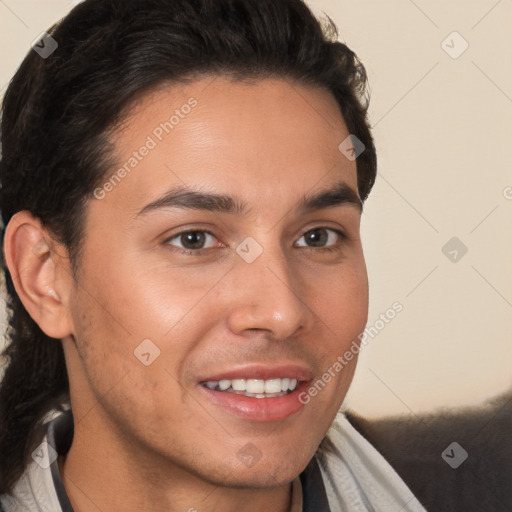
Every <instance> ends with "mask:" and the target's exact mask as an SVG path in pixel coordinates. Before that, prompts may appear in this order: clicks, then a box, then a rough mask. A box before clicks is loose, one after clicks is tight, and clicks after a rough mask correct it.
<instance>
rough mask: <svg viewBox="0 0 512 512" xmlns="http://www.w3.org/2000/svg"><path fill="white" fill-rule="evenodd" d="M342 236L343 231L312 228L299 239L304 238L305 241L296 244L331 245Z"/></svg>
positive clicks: (301, 245) (337, 241)
mask: <svg viewBox="0 0 512 512" xmlns="http://www.w3.org/2000/svg"><path fill="white" fill-rule="evenodd" d="M343 237H344V235H343V233H341V232H340V231H337V230H335V229H329V228H314V229H310V230H309V231H306V233H304V234H303V235H302V237H301V239H304V240H305V243H304V244H298V245H299V247H319V248H323V247H331V246H333V245H336V244H337V243H339V242H340V240H341V239H343Z"/></svg>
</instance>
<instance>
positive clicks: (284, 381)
mask: <svg viewBox="0 0 512 512" xmlns="http://www.w3.org/2000/svg"><path fill="white" fill-rule="evenodd" d="M312 379H313V373H312V372H311V371H310V370H308V369H307V368H305V367H303V366H296V365H282V366H279V367H270V366H262V365H256V366H246V367H241V368H238V369H234V370H230V371H228V372H224V373H220V374H216V375H211V376H208V377H206V378H203V379H200V380H199V382H198V385H199V389H200V391H201V392H202V396H203V397H204V398H205V399H206V401H207V402H208V403H209V405H212V406H214V407H215V408H220V409H221V411H223V412H228V413H229V414H234V415H236V416H238V417H239V418H240V417H241V418H243V419H245V420H251V421H260V422H271V421H280V420H283V419H285V418H287V417H289V416H292V415H294V414H295V413H298V412H299V411H300V410H301V409H302V408H303V407H304V403H302V402H301V401H300V399H299V397H300V395H301V393H302V392H303V391H305V390H306V389H307V388H308V386H309V383H310V382H311V381H312Z"/></svg>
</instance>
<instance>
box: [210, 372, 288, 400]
mask: <svg viewBox="0 0 512 512" xmlns="http://www.w3.org/2000/svg"><path fill="white" fill-rule="evenodd" d="M204 385H205V386H206V387H208V388H210V389H214V390H217V391H219V390H220V391H229V392H233V391H237V392H244V391H245V394H246V395H247V396H252V397H256V398H265V397H266V394H269V395H270V394H272V395H275V394H286V393H287V392H288V391H293V390H295V388H296V387H297V379H290V378H288V377H284V378H282V379H268V380H261V379H233V380H229V379H222V380H219V381H215V380H209V381H208V382H205V383H204Z"/></svg>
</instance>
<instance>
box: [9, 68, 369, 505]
mask: <svg viewBox="0 0 512 512" xmlns="http://www.w3.org/2000/svg"><path fill="white" fill-rule="evenodd" d="M190 98H194V99H195V100H197V105H196V106H195V107H194V108H192V109H191V110H190V112H189V113H188V114H186V115H183V116H182V117H180V121H179V122H178V123H177V124H176V125H175V126H174V127H173V129H172V130H170V131H169V133H165V132H164V134H163V136H162V140H161V141H159V140H158V139H157V138H156V137H155V136H154V135H153V136H152V137H153V139H154V140H155V141H156V142H157V144H156V147H155V148H153V149H151V150H150V151H149V152H148V154H147V156H145V157H144V158H142V159H141V161H140V162H138V164H137V165H136V167H134V168H133V169H132V170H131V171H130V172H129V173H127V174H126V176H125V177H123V179H122V180H120V181H119V182H118V183H116V185H115V186H114V187H113V188H112V189H111V190H110V191H109V192H108V193H106V194H105V195H104V197H103V198H102V199H91V200H90V201H89V202H88V205H87V220H86V232H85V233H86V235H85V241H84V249H83V255H82V260H81V267H80V272H79V276H78V283H75V282H74V281H73V279H72V277H71V272H70V265H69V261H68V260H67V259H66V251H65V248H64V247H62V246H59V245H58V244H57V243H56V242H55V241H54V240H52V238H51V236H50V233H48V232H47V231H46V230H44V229H43V228H42V227H41V225H40V223H39V221H38V220H37V219H35V218H33V217H32V216H31V215H30V214H29V213H28V212H20V213H18V214H17V215H16V216H15V217H14V218H13V220H12V222H11V223H10V224H9V227H8V230H7V235H6V245H5V252H6V257H7V261H8V265H9V269H10V271H11V273H12V274H13V275H16V276H17V279H15V282H16V288H17V290H18V293H19V294H20V297H21V298H22V300H23V302H24V304H25V306H26V308H27V310H28V311H29V312H30V314H31V315H32V317H33V318H34V319H35V320H36V321H37V322H38V324H39V325H40V326H41V328H42V329H43V331H45V332H46V333H47V334H49V335H50V336H53V337H56V338H60V339H62V342H63V346H64V350H65V356H66V363H67V366H68V373H69V378H70V390H71V403H72V408H73V414H74V418H75V436H74V440H73V444H72V447H71V449H70V451H69V453H68V455H67V457H66V458H65V459H63V458H61V459H60V460H59V465H60V468H61V473H62V474H63V481H64V485H65V487H66V490H67V492H68V495H69V496H70V499H71V502H72V505H73V507H74V508H75V511H77V512H79V511H92V510H103V511H107V510H124V511H127V512H130V511H136V510H137V511H138V510H149V511H154V512H160V511H166V512H169V511H178V510H180V511H182V510H185V511H186V510H194V509H196V510H197V511H203V510H204V511H213V510H219V511H220V510H222V511H223V512H230V511H235V510H236V511H248V512H252V511H254V512H255V511H258V512H259V511H261V510H269V511H276V512H277V511H286V510H288V508H289V501H290V490H291V482H292V481H293V479H295V478H296V477H297V476H298V475H299V474H300V472H301V471H302V470H303V469H304V467H305V466H306V465H307V463H308V461H309V460H310V459H311V457H312V456H313V454H314V452H315V450H316V448H317V447H318V444H319V443H320V442H321V440H322V438H323V436H324V435H325V433H326V431H327V429H328V427H329V425H330V424H331V423H332V421H333V419H334V416H335V414H336V412H337V410H338V409H339V407H340V405H341V403H342V401H343V399H344V397H345V394H346V392H347V390H348V387H349V385H350V382H351V380H352V377H353V373H354V370H355V365H356V357H354V359H353V360H352V361H351V362H350V363H349V364H347V366H345V367H344V368H343V370H342V371H341V372H339V373H338V374H337V375H336V377H335V378H334V379H332V380H331V382H330V383H329V384H328V385H327V386H326V387H325V389H323V390H322V391H321V392H320V393H319V394H318V395H317V396H315V397H314V398H312V399H311V401H310V402H309V403H308V404H307V405H306V406H304V407H303V408H302V409H301V410H300V411H299V412H297V413H294V414H292V415H291V416H288V417H287V418H285V419H284V420H280V421H270V422H268V421H251V420H247V419H244V418H242V417H240V416H238V415H236V414H232V413H230V412H228V411H226V409H224V408H221V407H219V406H218V405H216V404H215V403H213V402H212V401H211V400H209V399H208V397H207V395H206V394H205V393H204V392H203V390H202V389H201V388H200V386H199V384H198V380H199V379H200V378H201V377H204V376H205V375H214V374H216V373H219V372H222V371H225V370H229V369H231V368H233V367H240V366H243V365H247V364H252V363H262V364H299V365H302V366H305V367H307V368H308V369H309V370H310V371H311V372H312V374H313V376H314V379H313V380H314V381H315V380H316V379H318V378H319V377H320V376H321V375H322V373H323V372H324V371H326V369H327V368H329V367H331V366H332V365H333V363H334V362H335V361H336V359H337V357H338V356H339V355H342V354H343V353H344V352H345V351H346V350H347V349H348V348H349V347H350V345H351V342H352V340H354V339H355V338H356V337H357V336H358V334H359V333H361V332H362V331H363V329H364V326H365V324H366V320H367V309H368V283H367V274H366V267H365V262H364V257H363V251H362V246H361V241H360V233H359V226H360V217H361V212H360V210H359V208H358V207H357V206H355V205H354V204H350V203H347V204H342V205H338V206H335V207H331V208H323V209H320V210H317V211H313V212H309V213H300V212H299V211H298V210H297V205H298V203H299V201H300V199H301V198H302V196H303V195H305V194H311V193H312V192H317V191H319V190H323V189H326V188H330V187H332V186H333V184H334V183H337V182H339V181H344V182H345V183H346V184H347V185H348V186H349V187H350V188H352V189H353V190H354V191H357V176H356V163H355V161H350V160H349V159H347V158H346V157H345V156H344V155H343V154H342V153H341V152H340V151H339V150H338V145H339V144H340V143H341V141H343V140H344V139H345V138H346V137H347V136H348V131H347V128H346V126H345V124H344V122H343V119H342V116H341V114H340V113H339V108H338V106H337V104H336V102H335V100H334V98H333V97H332V96H331V95H330V94H329V93H328V92H327V91H324V90H322V89H319V88H313V87H305V86H303V85H299V84H296V83H291V82H289V81H286V80H284V79H265V80H261V81H255V82H251V83H241V82H235V81H230V80H228V79H227V78H223V77H216V78H215V79H213V80H212V78H211V77H210V78H204V79H201V80H196V81H194V82H191V83H189V84H186V85H179V86H177V85H173V86H166V87H160V88H159V89H158V90H155V91H153V92H152V93H151V94H149V95H146V96H144V97H143V98H141V99H140V100H139V101H138V102H137V103H136V104H135V105H134V106H133V108H132V109H131V110H130V113H129V116H128V117H127V118H126V120H125V122H124V123H123V125H122V126H121V127H119V128H118V129H117V131H116V132H115V133H114V134H113V135H112V140H113V141H114V143H115V151H116V157H117V162H118V167H121V166H123V165H124V163H125V162H127V160H128V159H129V158H130V157H131V156H132V154H133V152H134V151H136V150H138V149H139V148H140V147H141V146H142V145H144V144H145V142H146V141H147V137H148V136H151V135H152V134H153V132H154V130H155V128H156V127H157V126H159V124H160V123H161V122H163V121H165V120H168V119H169V117H170V116H171V115H172V113H173V111H174V110H175V109H180V107H181V106H182V105H184V104H185V103H187V101H188V100H189V99H190ZM185 110H186V111H188V109H185ZM118 167H114V168H113V169H112V172H115V170H116V169H117V168H118ZM107 177H108V176H107ZM184 185H186V186H189V187H193V188H195V189H196V190H201V191H203V192H205V191H207V192H216V193H222V194H226V195H230V196H237V197H239V198H240V200H243V201H244V202H246V203H247V205H248V212H247V214H246V215H237V214H229V213H221V212H214V211H204V210H192V209H179V208H161V209H155V210H152V211H150V212H148V213H146V214H144V215H137V212H139V211H140V210H141V209H142V208H143V207H144V206H145V205H146V204H148V203H150V202H152V201H154V200H155V199H157V198H159V197H160V196H161V195H162V194H163V193H164V192H165V191H167V190H168V189H169V188H171V187H175V186H184ZM313 228H317V231H318V232H319V233H320V234H322V233H323V234H325V235H327V234H328V235H329V237H328V241H326V242H324V243H323V245H324V246H328V247H330V248H331V249H333V250H331V251H326V249H325V247H324V248H323V247H321V246H320V247H318V246H313V245H309V246H308V239H307V237H304V236H303V235H304V234H305V233H306V232H307V231H309V230H312V229H313ZM322 228H323V229H322ZM191 229H194V230H196V231H199V230H207V231H208V232H210V233H212V235H211V236H207V237H206V240H205V247H206V248H204V249H202V250H201V252H200V253H199V254H197V252H196V253H194V252H192V249H191V250H190V251H189V253H182V252H180V250H183V247H185V246H184V245H183V244H184V241H183V237H182V238H180V237H179V236H176V235H177V234H179V233H180V232H183V231H186V230H191ZM326 230H327V231H326ZM332 230H340V231H342V232H344V233H345V234H346V239H343V238H342V237H340V236H338V235H336V233H335V231H332ZM315 233H316V232H315ZM248 236H251V237H253V238H254V239H255V240H256V241H257V242H258V244H259V245H260V246H261V248H262V249H263V252H262V253H261V255H260V256H259V257H258V258H256V259H255V261H253V262H252V263H247V262H246V261H244V259H242V258H241V257H240V256H239V254H237V252H236V248H237V246H238V245H239V244H240V243H241V242H242V241H243V240H244V239H245V238H246V237H248ZM172 237H174V238H172ZM185 243H186V240H185ZM34 246H37V250H35V251H34V250H33V249H34ZM194 250H196V249H194ZM196 251H197V250H196ZM36 253H37V254H36ZM49 290H52V291H49ZM145 339H150V340H152V343H153V344H154V345H155V346H156V347H158V349H159V350H160V355H159V356H158V357H157V358H156V359H154V361H153V362H152V363H151V364H150V365H149V366H145V365H144V364H142V363H141V361H140V360H139V359H138V358H137V357H136V356H135V355H134V350H136V348H137V347H138V346H139V345H140V343H141V342H142V340H145ZM265 400H268V399H265ZM249 443H252V445H254V446H255V447H256V448H257V450H258V453H259V454H260V455H261V458H260V459H259V461H258V462H257V463H256V464H254V465H252V466H250V467H249V466H248V465H245V464H244V463H243V462H242V461H241V459H240V457H239V455H238V453H239V451H240V450H241V449H243V448H244V447H247V446H249ZM85 468H87V469H85Z"/></svg>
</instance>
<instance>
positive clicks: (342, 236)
mask: <svg viewBox="0 0 512 512" xmlns="http://www.w3.org/2000/svg"><path fill="white" fill-rule="evenodd" d="M316 230H325V231H331V232H333V233H336V235H338V237H339V242H338V243H336V244H334V245H331V246H327V247H314V246H313V247H312V246H305V247H304V246H303V247H304V248H306V249H313V250H316V251H320V252H333V251H339V250H340V247H339V246H340V245H341V243H342V242H343V241H346V240H347V239H348V237H347V235H345V233H343V231H340V230H338V229H334V228H329V227H326V226H318V227H315V228H311V229H308V230H307V231H305V232H304V233H303V234H302V235H301V236H300V238H302V237H303V236H305V235H307V234H308V233H310V232H311V231H316ZM188 233H206V234H208V235H211V236H213V237H214V238H216V237H215V235H214V234H213V233H212V232H211V231H208V230H206V229H187V230H185V231H180V232H179V233H176V234H174V235H173V236H171V237H169V238H167V239H166V240H164V242H163V243H164V244H165V245H167V246H169V247H170V249H171V250H172V251H176V252H178V253H180V254H186V255H189V256H201V255H202V254H203V253H204V252H205V251H207V250H209V249H214V248H215V247H207V248H203V249H185V248H180V247H176V246H173V245H172V244H170V243H169V242H170V241H171V240H174V239H176V238H179V237H181V236H182V235H186V234H188ZM300 238H299V240H300Z"/></svg>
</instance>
